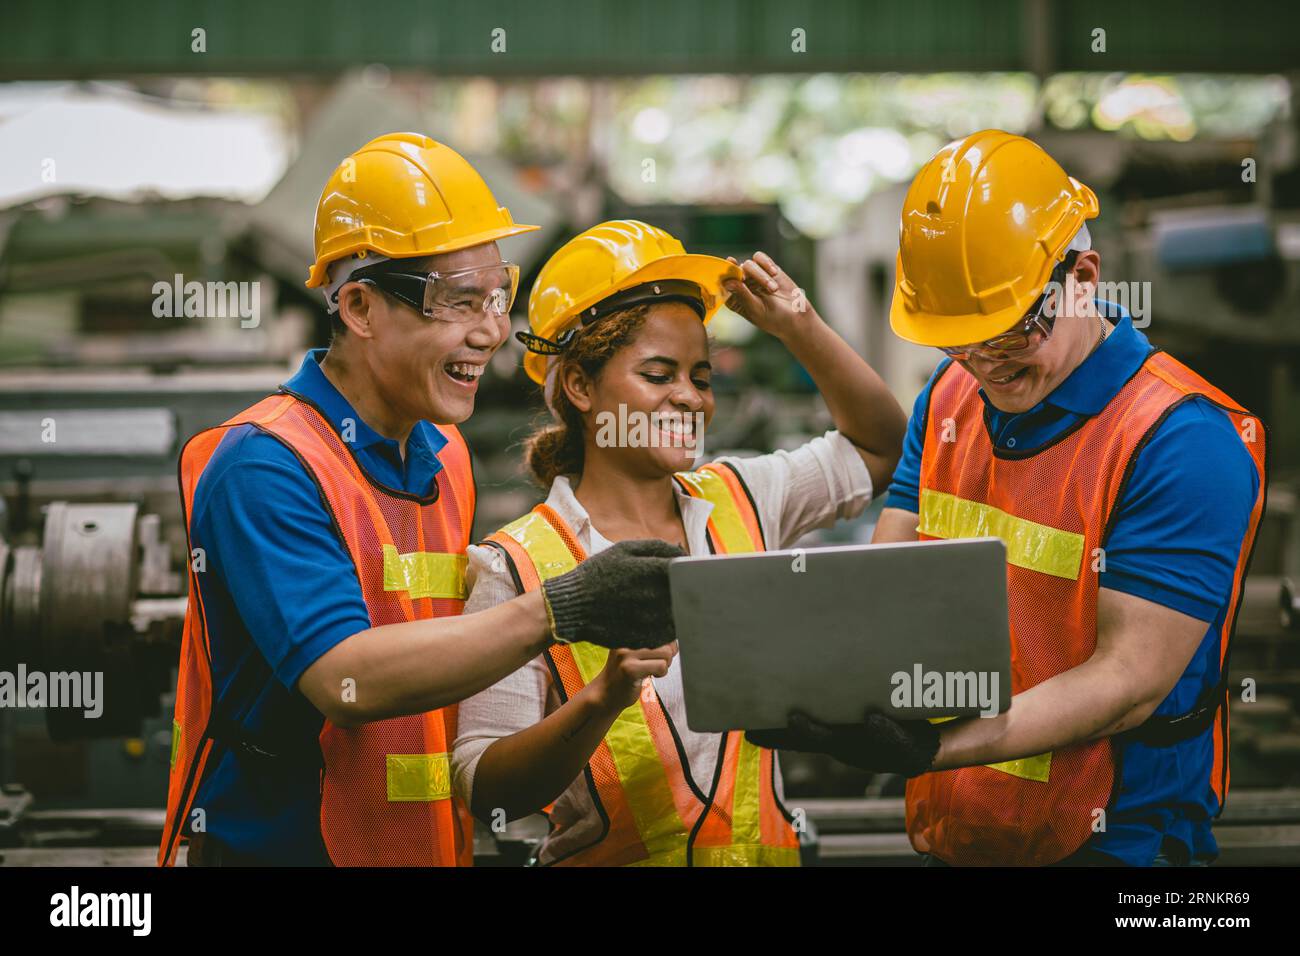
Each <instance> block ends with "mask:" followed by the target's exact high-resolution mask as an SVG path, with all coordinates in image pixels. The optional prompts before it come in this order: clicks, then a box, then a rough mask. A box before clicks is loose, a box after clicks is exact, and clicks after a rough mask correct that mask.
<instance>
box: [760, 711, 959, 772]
mask: <svg viewBox="0 0 1300 956" xmlns="http://www.w3.org/2000/svg"><path fill="white" fill-rule="evenodd" d="M745 739H746V740H748V741H749V742H750V743H752V744H756V745H758V746H759V747H771V748H772V749H774V750H804V751H808V752H810V753H819V754H829V755H830V756H832V757H834V758H835V759H836V760H838V761H840V762H841V763H846V764H848V765H849V766H851V767H857V768H858V769H860V770H870V771H873V772H876V773H899V774H902V775H903V776H905V777H915V776H917V775H918V774H922V773H926V772H928V771H929V770H930V766H931V764H933V763H934V755H935V754H936V753H938V751H939V728H938V727H937V726H935V725H934V724H932V723H930V722H929V721H927V720H903V721H898V720H894V719H893V718H891V717H886V716H885V715H884V714H882V713H880V712H879V711H867V715H866V718H865V719H864V720H863V722H862V723H860V724H823V723H822V722H821V721H819V720H814V719H813V718H812V717H809V716H808V715H807V714H805V713H802V712H800V711H794V712H792V713H791V714H790V723H789V725H788V726H787V727H785V728H783V729H780V730H750V731H746V733H745Z"/></svg>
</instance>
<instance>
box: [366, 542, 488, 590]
mask: <svg viewBox="0 0 1300 956" xmlns="http://www.w3.org/2000/svg"><path fill="white" fill-rule="evenodd" d="M468 562H469V556H468V555H464V554H444V553H442V552H438V551H411V552H409V553H407V554H399V553H398V551H397V548H395V547H394V546H393V545H391V544H386V545H384V590H385V591H407V592H409V593H410V595H411V597H412V598H451V599H453V600H458V601H463V600H464V599H465V598H466V597H467V596H468V592H467V591H466V589H465V566H466V564H468Z"/></svg>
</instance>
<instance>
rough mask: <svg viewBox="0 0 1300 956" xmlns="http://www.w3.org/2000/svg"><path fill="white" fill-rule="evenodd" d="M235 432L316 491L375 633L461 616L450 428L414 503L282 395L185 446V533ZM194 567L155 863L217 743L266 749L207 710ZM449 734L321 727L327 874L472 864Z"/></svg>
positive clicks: (459, 487) (463, 543) (467, 499)
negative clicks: (302, 475) (332, 867)
mask: <svg viewBox="0 0 1300 956" xmlns="http://www.w3.org/2000/svg"><path fill="white" fill-rule="evenodd" d="M240 425H252V426H253V427H254V428H256V429H258V430H259V431H261V432H263V433H265V434H268V435H271V436H272V437H274V438H276V439H278V440H279V441H280V442H282V443H283V444H284V445H285V446H286V447H287V448H288V449H289V450H290V451H292V452H293V453H294V455H295V456H296V457H297V458H298V460H299V461H300V462H301V463H302V466H303V468H304V469H305V470H306V471H307V474H308V475H310V476H311V478H312V480H313V481H314V482H315V483H316V485H317V488H318V489H319V491H320V496H321V501H322V503H323V504H324V506H325V507H326V509H327V510H328V511H329V513H330V518H331V520H332V521H333V523H334V526H335V530H336V531H337V532H338V535H339V537H340V539H341V540H342V541H343V543H344V545H345V546H346V547H347V550H348V553H349V554H350V555H351V557H352V561H353V563H354V564H355V566H356V570H357V578H358V580H359V581H360V583H361V590H362V594H363V595H364V597H365V602H366V608H367V610H368V611H369V613H370V623H371V625H372V626H374V627H378V626H380V625H384V624H396V623H399V622H404V621H419V620H427V619H429V618H434V617H449V616H452V615H456V614H460V613H461V610H462V609H463V607H464V604H465V597H466V590H465V565H466V562H467V558H466V548H467V546H468V544H469V536H470V528H471V525H472V524H473V520H474V481H473V475H472V472H471V470H470V460H469V449H468V447H467V446H466V445H465V441H464V439H463V438H462V437H461V435H460V432H459V431H458V430H457V429H456V428H454V427H452V426H447V425H443V426H439V430H440V431H441V432H442V433H443V434H444V435H445V436H446V437H447V444H446V446H445V447H444V448H443V450H442V451H441V452H440V453H439V456H438V457H439V460H440V461H441V462H442V465H443V467H442V469H441V470H440V471H439V472H438V476H437V487H436V491H435V492H434V493H433V494H431V495H430V496H428V497H426V498H420V497H417V496H415V495H411V494H407V493H405V492H401V491H397V490H394V489H391V488H387V487H384V486H383V485H380V484H379V483H378V482H376V481H374V479H372V478H371V477H370V476H369V475H367V474H366V472H365V471H364V470H363V469H362V468H361V466H360V464H358V462H357V460H356V458H355V457H354V456H353V454H352V450H351V448H350V447H349V446H348V445H347V443H346V442H345V441H344V440H343V439H342V438H341V437H340V436H339V434H338V432H336V431H335V429H334V427H333V426H332V425H331V424H330V423H329V422H328V421H327V420H326V419H325V417H324V416H322V415H321V413H320V411H319V410H318V409H317V408H316V407H315V406H314V405H312V404H310V403H309V402H307V401H306V400H304V399H302V398H300V397H299V396H296V395H294V394H291V393H287V392H282V393H281V394H276V395H272V396H269V397H268V398H265V399H263V400H262V401H260V402H258V403H257V404H256V405H254V406H252V407H251V408H248V409H246V410H245V411H243V412H240V413H239V414H238V415H235V416H234V417H233V418H231V419H230V420H229V421H226V422H224V423H222V424H221V425H218V426H216V427H215V428H210V429H208V430H206V431H202V432H199V433H198V434H197V435H195V436H194V437H193V438H191V439H190V440H189V441H188V442H187V443H186V445H185V448H184V450H183V451H182V452H181V460H180V486H181V501H182V506H183V508H184V516H185V525H186V534H187V536H189V535H190V534H191V529H190V516H191V514H192V513H193V506H194V490H195V488H196V487H198V484H199V480H200V478H201V477H202V475H203V471H204V469H205V468H206V467H207V464H208V462H209V461H210V460H211V459H212V455H213V453H214V452H215V451H216V449H217V446H218V445H219V444H220V443H221V440H222V438H223V437H224V436H225V435H226V433H227V431H228V430H229V429H231V428H234V427H237V426H240ZM191 547H192V545H191ZM195 563H196V562H191V570H190V592H189V593H190V599H189V603H188V605H187V607H186V611H185V625H184V631H183V636H182V640H181V659H180V671H179V675H178V679H177V686H176V716H175V720H174V721H173V725H172V758H171V773H170V777H169V781H168V788H167V818H166V823H165V826H164V828H163V840H162V846H161V848H160V850H159V854H158V862H159V864H160V865H164V866H166V865H171V864H172V863H174V861H175V857H176V849H177V846H178V844H179V840H180V838H181V837H182V835H183V831H184V829H185V826H184V825H185V823H186V822H187V818H191V817H192V819H190V823H191V825H196V824H197V823H198V821H199V820H201V819H202V817H201V815H199V814H198V812H197V809H196V808H194V807H193V802H194V795H195V793H196V792H197V790H198V785H199V783H200V781H201V780H202V778H203V774H204V770H205V768H206V767H207V764H208V758H209V757H210V756H211V753H212V746H213V742H214V740H217V739H220V740H221V742H222V743H223V744H225V745H227V746H230V747H232V748H233V749H236V750H237V751H238V750H241V749H249V748H251V749H253V750H254V751H257V750H261V751H263V752H265V748H262V747H258V746H257V744H256V743H253V742H250V741H248V740H246V739H241V738H240V735H241V731H240V729H239V727H238V725H237V724H235V722H233V721H231V720H229V719H226V718H225V715H222V714H220V713H214V712H213V706H212V705H213V701H212V670H211V668H212V662H211V647H210V643H209V642H210V639H211V638H210V635H209V634H208V628H207V622H206V620H205V619H204V611H203V573H201V572H199V571H196V570H195V569H194V564H195ZM343 690H346V688H344V689H343ZM455 736H456V708H455V706H452V707H444V708H442V709H440V710H435V711H430V712H429V713H426V714H415V715H411V716H406V717H395V718H391V719H389V720H378V721H373V722H371V723H368V724H364V725H362V726H360V727H357V728H352V729H345V728H342V727H336V726H334V725H333V724H331V723H330V722H329V721H328V720H327V721H325V725H324V727H323V729H322V730H321V733H320V753H321V764H322V768H321V771H320V773H321V809H320V826H321V836H322V838H323V840H324V843H325V848H326V850H327V851H328V852H329V856H330V859H331V860H332V861H333V862H334V863H335V864H336V865H340V866H364V865H380V866H406V865H409V866H470V865H472V864H473V858H474V848H473V820H472V818H471V817H470V816H469V814H468V811H467V809H466V808H465V807H464V806H463V805H462V804H461V803H460V802H459V801H457V800H456V799H455V798H454V797H453V796H452V792H451V774H450V769H449V768H450V764H449V759H448V752H449V751H450V743H451V741H453V740H454V739H455ZM273 750H274V748H272V751H273ZM271 759H273V758H271Z"/></svg>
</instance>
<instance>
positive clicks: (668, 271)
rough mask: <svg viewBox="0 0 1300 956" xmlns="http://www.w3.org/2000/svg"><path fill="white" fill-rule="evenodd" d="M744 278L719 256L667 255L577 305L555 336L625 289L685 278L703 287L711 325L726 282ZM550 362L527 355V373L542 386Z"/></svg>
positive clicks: (732, 265)
mask: <svg viewBox="0 0 1300 956" xmlns="http://www.w3.org/2000/svg"><path fill="white" fill-rule="evenodd" d="M744 275H745V274H744V273H743V272H741V270H740V266H738V265H736V264H735V263H732V262H728V261H727V260H726V259H721V258H719V257H718V256H706V255H699V254H697V253H685V254H683V255H679V256H664V257H663V258H661V259H656V260H655V261H654V262H651V263H649V264H647V265H645V266H642V267H641V268H640V269H638V270H636V271H635V272H633V273H631V274H629V275H628V276H627V277H626V278H625V279H623V281H622V282H620V283H619V284H618V286H617V287H616V288H613V289H608V290H605V291H603V292H602V293H601V294H600V295H599V296H593V297H591V299H590V301H587V300H582V301H580V302H576V303H574V306H573V310H572V312H571V314H570V316H569V318H566V319H565V321H564V322H563V323H561V325H560V326H559V327H558V328H557V329H556V330H555V334H557V335H558V334H560V333H562V332H563V331H565V330H566V329H567V328H570V327H571V326H572V325H575V324H577V322H576V317H577V315H578V314H579V313H580V312H582V311H583V310H585V309H588V308H590V307H591V306H593V305H595V304H596V303H597V302H601V301H603V300H604V299H607V298H609V297H610V296H611V295H616V294H617V293H619V292H622V291H623V290H625V289H630V288H632V287H633V286H637V285H641V284H642V283H645V282H653V281H654V280H656V279H685V280H687V281H688V282H694V283H696V284H697V285H698V286H700V288H701V289H703V290H704V295H705V299H704V323H705V324H706V325H707V324H708V322H709V320H710V319H712V318H713V316H714V315H715V314H717V311H718V309H720V308H721V307H722V304H723V302H724V301H725V300H726V298H727V296H726V293H725V291H724V290H723V288H722V283H723V282H724V281H726V280H727V279H737V280H741V279H743V278H744ZM546 359H547V356H545V355H538V354H536V353H534V352H526V353H524V371H525V372H527V373H528V377H529V378H530V379H532V380H533V381H534V382H536V383H537V384H538V385H541V384H542V383H543V382H545V380H546Z"/></svg>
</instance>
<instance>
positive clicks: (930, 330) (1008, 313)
mask: <svg viewBox="0 0 1300 956" xmlns="http://www.w3.org/2000/svg"><path fill="white" fill-rule="evenodd" d="M1037 299H1038V295H1033V296H1031V297H1030V298H1029V299H1028V300H1027V301H1025V302H1023V303H1020V302H1017V303H1016V304H1015V305H1012V306H1009V307H1007V308H1005V309H1000V310H998V311H997V312H991V313H989V314H987V315H985V314H984V313H982V312H977V313H975V314H974V315H937V314H935V313H932V312H923V311H920V310H915V309H909V308H908V307H907V300H906V299H905V298H904V296H903V294H902V293H901V292H900V291H899V290H898V288H897V287H895V289H894V298H893V301H892V302H890V304H889V327H890V328H891V329H893V330H894V334H895V335H897V336H898V337H899V338H900V339H903V340H904V341H907V342H912V343H914V344H916V345H929V346H933V347H935V348H956V347H957V346H959V345H971V344H973V343H975V342H983V341H985V340H986V339H991V338H993V337H994V336H998V335H1001V334H1002V333H1003V332H1006V331H1007V330H1008V329H1010V328H1011V327H1012V326H1014V325H1015V324H1016V323H1017V322H1019V321H1020V320H1021V319H1022V318H1024V316H1025V313H1026V312H1027V311H1029V307H1030V306H1031V305H1033V304H1034V302H1035V301H1036V300H1037Z"/></svg>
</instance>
